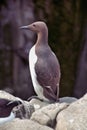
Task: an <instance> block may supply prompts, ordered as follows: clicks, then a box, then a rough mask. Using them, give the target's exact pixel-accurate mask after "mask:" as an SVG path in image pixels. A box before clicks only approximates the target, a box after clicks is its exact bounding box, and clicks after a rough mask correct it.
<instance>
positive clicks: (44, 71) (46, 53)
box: [21, 21, 60, 102]
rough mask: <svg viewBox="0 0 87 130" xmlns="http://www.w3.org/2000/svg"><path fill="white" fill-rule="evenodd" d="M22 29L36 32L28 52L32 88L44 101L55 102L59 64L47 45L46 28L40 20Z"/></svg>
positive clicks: (57, 90)
mask: <svg viewBox="0 0 87 130" xmlns="http://www.w3.org/2000/svg"><path fill="white" fill-rule="evenodd" d="M21 28H23V29H29V30H31V31H34V32H36V34H37V41H36V43H35V45H34V46H33V47H32V48H31V50H30V53H29V67H30V73H31V79H32V83H33V86H34V90H35V92H36V94H37V95H38V97H39V98H40V99H42V100H44V101H49V102H56V101H58V98H59V82H60V65H59V62H58V59H57V57H56V55H55V54H54V53H53V52H52V50H51V48H50V46H49V45H48V28H47V26H46V24H45V23H44V22H42V21H38V22H34V23H32V24H30V25H27V26H22V27H21Z"/></svg>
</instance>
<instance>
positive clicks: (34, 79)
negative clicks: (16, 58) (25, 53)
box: [29, 45, 48, 100]
mask: <svg viewBox="0 0 87 130" xmlns="http://www.w3.org/2000/svg"><path fill="white" fill-rule="evenodd" d="M37 59H38V58H37V56H36V53H35V45H34V46H33V47H32V48H31V50H30V53H29V67H30V74H31V79H32V83H33V86H34V90H35V92H36V94H37V95H38V96H39V97H40V98H41V99H45V100H48V99H47V98H45V97H44V95H43V88H42V87H41V86H40V84H39V83H38V81H37V76H36V73H35V64H36V62H37Z"/></svg>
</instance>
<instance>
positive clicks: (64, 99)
mask: <svg viewBox="0 0 87 130" xmlns="http://www.w3.org/2000/svg"><path fill="white" fill-rule="evenodd" d="M76 100H77V98H74V97H62V98H59V103H63V102H66V103H72V102H75V101H76Z"/></svg>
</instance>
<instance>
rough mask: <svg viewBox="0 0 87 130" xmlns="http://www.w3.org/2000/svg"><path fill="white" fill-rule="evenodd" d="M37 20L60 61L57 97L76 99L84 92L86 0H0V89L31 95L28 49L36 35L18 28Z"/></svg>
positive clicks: (86, 76) (86, 82) (86, 74)
mask: <svg viewBox="0 0 87 130" xmlns="http://www.w3.org/2000/svg"><path fill="white" fill-rule="evenodd" d="M38 20H40V21H44V22H46V24H47V26H48V28H49V44H50V46H51V48H52V50H53V51H54V52H55V53H56V55H57V57H58V59H59V61H60V65H61V82H60V96H61V97H62V96H75V97H78V98H80V97H81V96H83V95H84V94H85V93H86V92H87V0H43V1H41V0H0V89H3V90H5V91H8V92H10V93H12V94H14V95H15V96H19V97H21V98H23V99H27V98H28V97H30V96H31V95H34V90H33V89H32V82H31V77H30V74H29V67H28V52H29V50H30V48H31V47H32V45H33V44H34V43H35V39H36V37H35V35H34V34H33V32H30V31H26V30H22V31H21V30H20V29H19V27H20V26H22V25H27V24H31V23H32V22H34V21H38Z"/></svg>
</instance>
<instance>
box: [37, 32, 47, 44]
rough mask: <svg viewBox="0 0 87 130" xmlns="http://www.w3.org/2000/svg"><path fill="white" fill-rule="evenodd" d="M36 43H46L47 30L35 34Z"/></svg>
mask: <svg viewBox="0 0 87 130" xmlns="http://www.w3.org/2000/svg"><path fill="white" fill-rule="evenodd" d="M36 44H48V31H46V30H44V31H42V32H39V33H38V34H37V42H36Z"/></svg>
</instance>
